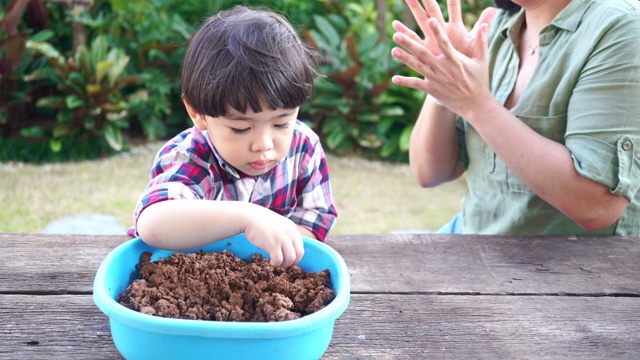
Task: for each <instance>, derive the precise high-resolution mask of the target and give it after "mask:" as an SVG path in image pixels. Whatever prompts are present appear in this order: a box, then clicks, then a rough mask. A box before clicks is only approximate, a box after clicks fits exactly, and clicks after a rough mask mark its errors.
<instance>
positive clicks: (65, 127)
mask: <svg viewBox="0 0 640 360" xmlns="http://www.w3.org/2000/svg"><path fill="white" fill-rule="evenodd" d="M76 131H77V129H76V128H74V126H73V124H71V123H68V122H67V123H57V124H56V126H54V127H53V137H54V138H61V137H64V136H67V135H71V134H73V133H75V132H76Z"/></svg>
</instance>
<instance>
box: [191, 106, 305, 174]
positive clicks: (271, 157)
mask: <svg viewBox="0 0 640 360" xmlns="http://www.w3.org/2000/svg"><path fill="white" fill-rule="evenodd" d="M185 105H186V107H187V111H188V112H189V116H191V120H193V123H194V125H195V126H196V127H197V128H198V129H199V130H207V133H208V135H209V138H210V139H211V143H212V144H213V145H214V146H215V147H216V149H217V150H218V152H219V153H220V155H221V156H222V158H223V159H224V160H225V161H226V162H228V163H229V164H230V165H231V166H233V167H234V168H236V169H238V170H240V171H242V172H243V173H245V174H247V175H250V176H258V175H262V174H265V173H267V172H269V171H270V170H271V169H273V167H274V166H276V164H278V163H279V162H280V161H281V160H282V159H283V158H284V157H285V155H286V154H287V152H288V151H289V147H290V146H291V140H292V139H293V129H294V127H295V121H296V119H297V117H298V111H299V109H300V108H299V107H298V108H295V109H276V110H271V109H269V107H268V106H267V104H266V103H264V102H262V103H261V107H262V109H263V110H262V111H261V112H259V113H254V112H253V111H252V110H251V108H249V109H247V112H246V113H244V114H243V113H240V112H238V111H237V110H235V109H233V108H231V109H229V111H228V112H227V114H226V115H224V116H221V117H211V116H207V115H201V114H198V113H195V112H193V109H192V108H191V107H190V106H189V104H188V103H185Z"/></svg>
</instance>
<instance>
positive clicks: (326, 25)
mask: <svg viewBox="0 0 640 360" xmlns="http://www.w3.org/2000/svg"><path fill="white" fill-rule="evenodd" d="M313 20H314V21H315V23H316V27H317V29H318V30H319V31H320V32H321V33H322V35H323V36H324V38H325V39H326V40H327V45H329V46H330V47H332V48H336V47H338V46H339V45H340V42H341V41H342V38H341V37H340V34H338V32H337V31H336V29H334V28H333V26H332V25H331V23H330V22H329V21H328V20H327V19H325V18H324V17H322V16H319V15H313Z"/></svg>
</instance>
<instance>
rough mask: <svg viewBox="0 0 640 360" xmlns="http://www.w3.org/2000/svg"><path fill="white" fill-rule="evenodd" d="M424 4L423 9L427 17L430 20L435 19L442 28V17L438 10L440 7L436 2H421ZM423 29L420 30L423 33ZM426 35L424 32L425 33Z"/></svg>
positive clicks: (432, 0) (423, 0)
mask: <svg viewBox="0 0 640 360" xmlns="http://www.w3.org/2000/svg"><path fill="white" fill-rule="evenodd" d="M422 3H423V4H424V9H425V11H426V12H427V15H429V17H430V18H435V19H436V20H438V22H439V23H440V24H441V25H442V26H444V16H442V11H441V10H440V5H438V2H437V1H436V0H422ZM424 30H425V29H422V31H424ZM425 34H426V32H425Z"/></svg>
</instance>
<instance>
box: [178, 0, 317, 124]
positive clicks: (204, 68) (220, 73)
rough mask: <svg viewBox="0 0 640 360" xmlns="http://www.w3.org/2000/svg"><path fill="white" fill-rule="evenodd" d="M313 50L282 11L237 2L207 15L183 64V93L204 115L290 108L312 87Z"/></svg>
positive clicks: (307, 97)
mask: <svg viewBox="0 0 640 360" xmlns="http://www.w3.org/2000/svg"><path fill="white" fill-rule="evenodd" d="M316 54H317V53H316V52H315V51H314V50H313V49H312V48H311V47H309V45H307V44H306V43H303V42H302V41H301V39H300V37H299V36H298V33H297V32H296V30H295V29H294V28H293V26H291V24H290V23H289V22H288V21H287V20H286V18H285V17H284V16H282V15H280V14H277V13H275V12H272V11H270V10H267V9H250V8H248V7H244V6H235V7H233V8H231V9H229V10H226V11H222V12H220V13H219V14H217V15H214V16H211V17H210V18H208V19H207V20H206V21H205V23H204V25H203V26H202V27H201V28H200V29H199V30H198V31H197V32H196V34H195V35H194V37H193V39H192V40H191V42H190V44H189V46H188V48H187V52H186V54H185V58H184V62H183V64H182V97H183V99H185V100H186V101H187V102H188V103H189V104H190V105H191V107H192V108H193V109H194V110H196V111H197V112H199V113H200V114H203V115H209V116H212V117H219V116H223V115H225V114H226V113H227V110H228V109H229V108H228V107H229V106H230V107H232V108H234V109H236V110H237V111H239V112H241V113H244V112H246V111H247V108H248V107H250V108H251V110H253V112H260V111H262V109H261V106H260V100H261V99H265V100H266V103H267V104H268V105H269V107H271V108H272V109H293V108H296V107H298V106H301V105H302V104H304V103H305V102H306V101H307V100H308V99H309V97H310V96H311V94H312V93H313V80H314V78H315V77H316V76H317V75H318V72H317V70H316V68H315V60H316V56H317V55H316Z"/></svg>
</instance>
